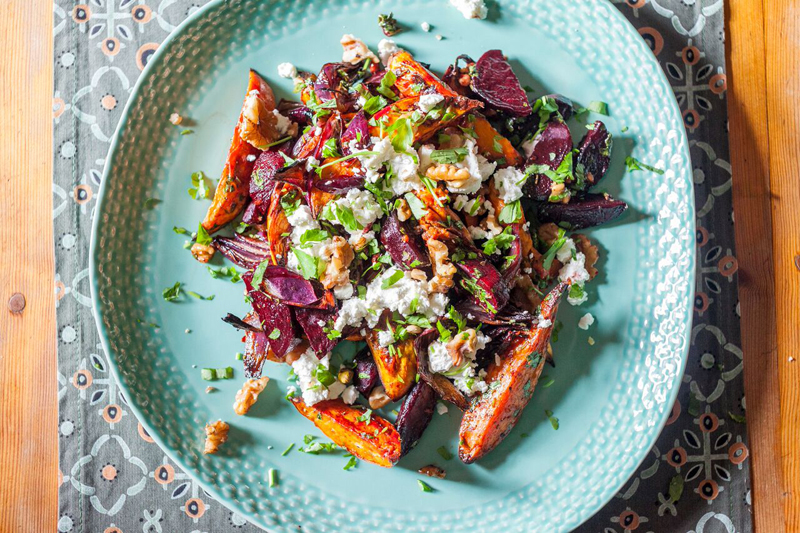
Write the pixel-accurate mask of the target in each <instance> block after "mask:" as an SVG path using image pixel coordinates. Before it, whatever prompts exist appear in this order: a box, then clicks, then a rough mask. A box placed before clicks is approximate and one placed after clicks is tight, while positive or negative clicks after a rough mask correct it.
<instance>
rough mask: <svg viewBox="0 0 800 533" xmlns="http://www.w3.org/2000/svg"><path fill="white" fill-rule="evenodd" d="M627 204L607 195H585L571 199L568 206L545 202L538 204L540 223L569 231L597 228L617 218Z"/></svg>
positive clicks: (626, 207)
mask: <svg viewBox="0 0 800 533" xmlns="http://www.w3.org/2000/svg"><path fill="white" fill-rule="evenodd" d="M626 209H628V204H626V203H625V202H623V201H622V200H616V199H614V198H612V197H611V196H609V195H608V194H587V195H586V196H583V197H580V198H572V199H571V200H570V202H569V203H568V204H561V203H550V202H545V203H541V204H539V212H538V218H539V221H540V222H555V223H556V224H558V225H559V226H562V227H566V228H570V229H583V228H591V227H593V226H599V225H600V224H605V223H607V222H610V221H612V220H614V219H615V218H618V217H619V216H620V215H622V213H624V212H625V210H626Z"/></svg>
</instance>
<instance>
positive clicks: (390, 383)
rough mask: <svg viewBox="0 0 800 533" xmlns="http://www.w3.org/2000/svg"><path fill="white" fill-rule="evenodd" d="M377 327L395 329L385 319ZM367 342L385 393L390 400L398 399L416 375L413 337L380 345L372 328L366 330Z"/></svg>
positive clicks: (376, 333) (412, 382)
mask: <svg viewBox="0 0 800 533" xmlns="http://www.w3.org/2000/svg"><path fill="white" fill-rule="evenodd" d="M378 327H380V328H391V329H392V331H393V332H394V330H395V327H393V326H392V325H391V324H390V323H389V321H388V320H386V319H384V320H382V321H381V324H380V325H379V326H378ZM367 344H368V345H369V348H370V350H371V351H372V357H373V358H374V359H375V364H376V365H377V366H378V374H379V375H380V377H381V383H383V386H384V388H385V389H386V395H387V396H389V398H391V399H392V400H399V399H400V398H402V397H403V395H404V394H405V393H406V392H408V389H410V388H411V386H412V385H414V380H415V378H416V375H417V352H416V351H415V350H414V341H413V339H411V338H407V339H405V340H403V341H400V342H396V343H394V344H390V345H389V346H381V345H380V342H379V341H378V330H377V329H372V330H369V331H368V332H367Z"/></svg>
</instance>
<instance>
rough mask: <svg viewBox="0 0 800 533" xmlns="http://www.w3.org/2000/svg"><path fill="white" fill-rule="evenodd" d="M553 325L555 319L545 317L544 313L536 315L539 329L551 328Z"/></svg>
mask: <svg viewBox="0 0 800 533" xmlns="http://www.w3.org/2000/svg"><path fill="white" fill-rule="evenodd" d="M552 325H553V321H552V320H550V319H549V318H545V317H543V316H542V315H539V316H538V317H536V327H537V328H539V329H545V328H549V327H550V326H552Z"/></svg>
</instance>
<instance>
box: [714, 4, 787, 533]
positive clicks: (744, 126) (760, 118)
mask: <svg viewBox="0 0 800 533" xmlns="http://www.w3.org/2000/svg"><path fill="white" fill-rule="evenodd" d="M727 5H728V13H727V15H728V20H727V27H728V32H729V36H730V37H729V39H728V40H727V42H728V44H729V46H728V50H727V54H728V65H729V68H728V82H729V85H728V112H729V115H730V117H729V118H730V148H731V166H732V168H733V207H734V213H735V216H736V225H735V230H736V255H737V258H738V261H739V302H740V309H741V314H742V322H741V324H742V351H743V353H744V384H745V397H746V401H747V429H748V437H749V439H748V440H749V445H750V451H751V455H750V461H751V472H752V497H753V510H754V519H755V526H756V531H767V532H776V533H780V532H783V531H785V529H784V521H783V512H782V510H783V496H782V494H783V489H782V482H781V480H782V470H781V459H780V439H779V432H778V424H777V421H778V420H779V418H780V402H779V399H778V394H777V391H778V389H779V384H778V359H777V338H776V331H777V330H776V317H775V306H774V303H775V301H774V294H775V285H774V283H775V276H774V269H773V262H772V242H773V240H772V237H773V231H772V216H771V213H770V168H769V136H768V116H767V95H766V94H765V92H764V86H765V84H766V65H765V57H766V54H765V52H766V48H765V35H764V34H765V32H764V13H763V10H762V0H742V1H739V2H734V3H730V2H729V3H728V4H727Z"/></svg>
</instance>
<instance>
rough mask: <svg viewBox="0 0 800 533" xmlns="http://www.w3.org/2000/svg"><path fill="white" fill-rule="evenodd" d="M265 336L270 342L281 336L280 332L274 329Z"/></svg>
mask: <svg viewBox="0 0 800 533" xmlns="http://www.w3.org/2000/svg"><path fill="white" fill-rule="evenodd" d="M267 336H268V337H269V338H270V339H272V340H275V339H279V338H280V336H281V330H279V329H278V328H275V329H273V330H272V331H271V332H270V334H269V335H267Z"/></svg>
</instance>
